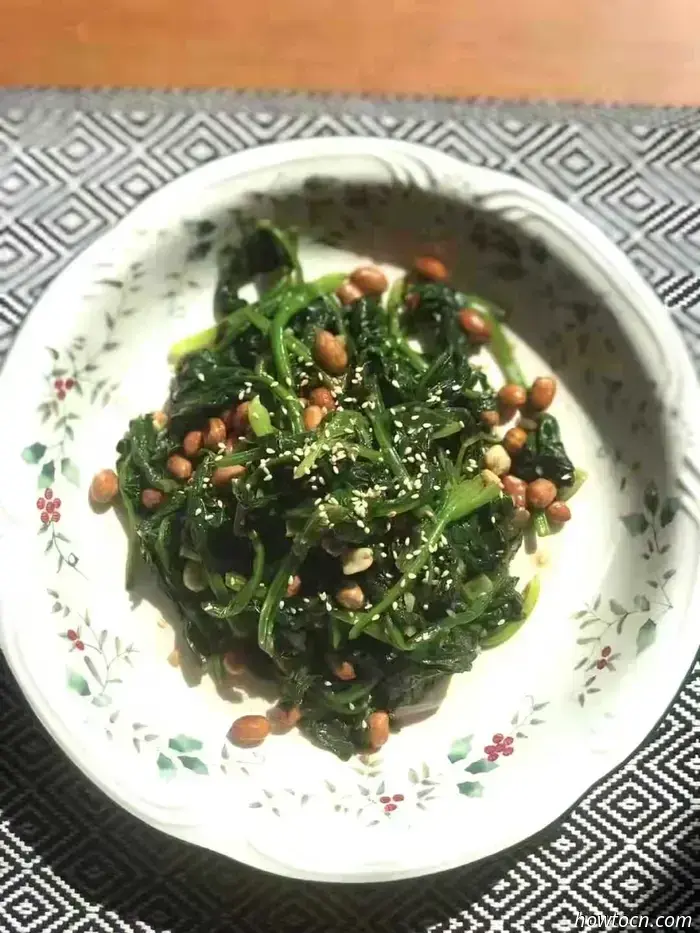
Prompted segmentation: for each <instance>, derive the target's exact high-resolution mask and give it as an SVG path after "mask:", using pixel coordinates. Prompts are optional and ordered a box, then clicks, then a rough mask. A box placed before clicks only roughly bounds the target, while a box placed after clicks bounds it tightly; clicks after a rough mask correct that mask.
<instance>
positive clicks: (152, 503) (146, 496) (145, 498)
mask: <svg viewBox="0 0 700 933" xmlns="http://www.w3.org/2000/svg"><path fill="white" fill-rule="evenodd" d="M164 499H165V496H164V495H163V493H162V492H161V491H160V489H144V491H143V492H142V493H141V505H142V506H143V507H144V509H157V508H158V506H159V505H162V503H163V500H164Z"/></svg>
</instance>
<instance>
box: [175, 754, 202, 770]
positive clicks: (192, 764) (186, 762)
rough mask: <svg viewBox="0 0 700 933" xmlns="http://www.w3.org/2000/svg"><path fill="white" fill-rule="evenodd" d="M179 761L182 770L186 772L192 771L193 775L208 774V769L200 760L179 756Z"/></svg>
mask: <svg viewBox="0 0 700 933" xmlns="http://www.w3.org/2000/svg"><path fill="white" fill-rule="evenodd" d="M180 761H181V762H182V766H183V768H187V770H188V771H194V773H195V774H209V768H207V766H206V765H205V764H204V762H203V761H202V760H201V759H200V758H192V757H191V756H190V755H180Z"/></svg>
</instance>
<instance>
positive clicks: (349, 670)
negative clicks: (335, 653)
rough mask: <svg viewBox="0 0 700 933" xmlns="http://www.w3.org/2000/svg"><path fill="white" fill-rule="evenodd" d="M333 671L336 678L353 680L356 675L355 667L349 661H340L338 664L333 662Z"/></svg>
mask: <svg viewBox="0 0 700 933" xmlns="http://www.w3.org/2000/svg"><path fill="white" fill-rule="evenodd" d="M333 673H334V674H335V676H336V677H337V678H338V680H354V679H355V677H356V676H357V675H356V674H355V668H354V667H353V665H352V664H351V663H350V662H349V661H340V662H339V663H338V664H334V665H333Z"/></svg>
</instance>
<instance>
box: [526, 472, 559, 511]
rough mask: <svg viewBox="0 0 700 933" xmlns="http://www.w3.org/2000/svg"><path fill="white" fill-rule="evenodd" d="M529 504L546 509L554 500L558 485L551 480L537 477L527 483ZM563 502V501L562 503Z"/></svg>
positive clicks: (532, 506)
mask: <svg viewBox="0 0 700 933" xmlns="http://www.w3.org/2000/svg"><path fill="white" fill-rule="evenodd" d="M526 495H527V504H528V505H529V506H530V508H533V509H546V508H547V506H548V505H551V504H552V502H554V499H555V497H556V495H557V487H556V486H555V485H554V483H553V482H552V481H551V480H548V479H535V480H533V481H532V482H531V483H528V484H527V493H526ZM562 504H563V503H562Z"/></svg>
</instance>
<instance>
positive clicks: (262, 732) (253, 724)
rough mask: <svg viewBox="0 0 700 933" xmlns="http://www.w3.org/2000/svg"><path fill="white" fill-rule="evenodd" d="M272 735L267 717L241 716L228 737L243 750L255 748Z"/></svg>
mask: <svg viewBox="0 0 700 933" xmlns="http://www.w3.org/2000/svg"><path fill="white" fill-rule="evenodd" d="M269 734H270V720H269V719H267V718H266V717H265V716H241V717H240V718H239V719H237V720H236V721H235V722H234V723H233V725H232V726H231V728H230V729H229V733H228V737H229V739H230V741H231V742H233V744H234V745H240V747H241V748H255V746H256V745H260V744H262V742H264V741H265V739H266V738H267V737H268V735H269Z"/></svg>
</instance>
